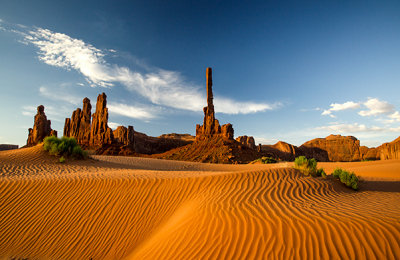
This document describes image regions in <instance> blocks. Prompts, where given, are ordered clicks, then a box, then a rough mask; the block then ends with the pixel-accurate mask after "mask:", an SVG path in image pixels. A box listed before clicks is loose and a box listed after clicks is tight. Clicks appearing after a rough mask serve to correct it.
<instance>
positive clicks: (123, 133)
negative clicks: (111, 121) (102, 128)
mask: <svg viewBox="0 0 400 260" xmlns="http://www.w3.org/2000/svg"><path fill="white" fill-rule="evenodd" d="M113 135H114V140H115V141H116V142H118V143H120V144H123V145H126V146H131V147H133V145H134V130H133V126H131V125H130V126H128V128H126V127H125V126H118V127H117V129H115V130H114V131H113Z"/></svg>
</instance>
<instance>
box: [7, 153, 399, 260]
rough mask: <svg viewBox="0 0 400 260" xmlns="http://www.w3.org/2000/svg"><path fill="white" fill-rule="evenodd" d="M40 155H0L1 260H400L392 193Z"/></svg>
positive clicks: (228, 169)
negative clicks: (67, 161)
mask: <svg viewBox="0 0 400 260" xmlns="http://www.w3.org/2000/svg"><path fill="white" fill-rule="evenodd" d="M39 148H40V147H39ZM39 148H37V147H34V148H29V149H22V150H18V151H7V152H1V153H0V173H1V177H0V194H1V196H0V258H12V257H15V258H29V259H90V258H91V259H123V258H127V259H400V203H399V201H400V192H399V191H390V192H384V191H369V190H365V191H360V192H357V193H355V192H352V191H351V190H348V189H346V188H344V187H342V186H341V185H336V184H335V183H332V181H330V180H326V179H315V178H308V177H303V176H301V175H299V174H298V173H296V172H295V171H294V170H293V169H290V168H282V167H272V168H271V167H264V166H236V167H235V166H233V167H232V166H214V165H210V164H190V163H187V162H185V163H180V162H172V163H170V162H169V161H167V162H165V161H151V160H150V161H146V160H145V161H143V160H142V161H141V159H137V158H123V157H121V158H119V157H118V158H110V157H96V158H97V160H98V161H95V160H88V161H85V162H72V163H70V164H59V163H57V162H55V160H54V158H51V157H48V156H46V155H45V154H43V153H42V152H41V149H39ZM169 163H170V164H169ZM151 169H155V170H151Z"/></svg>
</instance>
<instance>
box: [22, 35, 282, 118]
mask: <svg viewBox="0 0 400 260" xmlns="http://www.w3.org/2000/svg"><path fill="white" fill-rule="evenodd" d="M19 34H20V35H22V36H23V37H24V40H25V42H27V43H30V44H33V45H35V46H36V47H38V48H39V52H38V55H39V59H40V60H41V61H43V62H45V63H46V64H48V65H51V66H56V67H61V68H65V69H68V70H71V69H74V70H77V71H79V72H80V73H81V74H82V75H83V76H84V77H85V78H86V80H87V81H88V82H89V84H90V85H91V86H92V87H94V86H102V87H112V86H114V85H115V84H116V83H120V84H122V85H124V86H125V87H126V88H127V89H128V90H130V91H133V92H136V93H139V94H140V95H142V96H143V97H145V98H147V99H148V100H149V101H151V102H152V103H153V104H157V105H163V106H169V107H173V108H178V109H184V110H191V111H201V110H202V107H203V106H204V105H205V100H206V99H205V95H204V94H202V91H200V88H199V87H198V86H196V85H194V84H191V83H189V82H187V81H186V80H185V79H184V78H183V77H182V76H181V75H180V73H178V72H175V71H168V70H163V69H153V71H152V72H150V73H139V72H136V71H131V70H130V69H129V68H127V67H121V66H118V65H110V64H108V63H107V62H106V61H105V60H104V57H105V54H104V52H103V51H101V50H100V49H97V48H96V47H94V46H93V45H91V44H88V43H85V42H84V41H82V40H79V39H74V38H72V37H70V36H68V35H66V34H62V33H56V32H52V31H50V30H48V29H43V28H37V29H35V30H31V31H28V32H27V33H24V32H19ZM109 51H111V52H113V50H112V49H109ZM279 106H280V104H279V105H277V104H267V103H255V102H237V101H234V100H231V99H228V98H224V97H219V98H218V97H217V98H216V102H215V107H216V108H217V109H216V111H217V112H221V113H227V114H238V113H241V114H248V113H256V112H262V111H266V110H271V109H276V108H278V107H279Z"/></svg>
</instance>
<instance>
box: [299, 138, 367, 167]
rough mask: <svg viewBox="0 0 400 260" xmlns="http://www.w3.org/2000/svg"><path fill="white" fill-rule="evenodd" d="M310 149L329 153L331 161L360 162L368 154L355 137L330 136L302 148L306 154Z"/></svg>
mask: <svg viewBox="0 0 400 260" xmlns="http://www.w3.org/2000/svg"><path fill="white" fill-rule="evenodd" d="M310 148H311V149H312V148H319V149H321V150H323V151H326V152H327V153H328V160H329V161H334V162H338V161H346V162H351V161H360V160H362V159H363V157H364V155H363V153H362V152H364V153H366V152H367V150H366V149H364V148H363V149H361V147H360V141H359V140H357V138H355V137H354V136H341V135H330V136H328V137H326V138H316V139H313V140H311V141H308V142H306V143H304V144H303V145H302V146H300V149H303V150H304V151H305V152H307V150H310Z"/></svg>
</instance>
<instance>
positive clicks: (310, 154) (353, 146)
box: [261, 135, 400, 162]
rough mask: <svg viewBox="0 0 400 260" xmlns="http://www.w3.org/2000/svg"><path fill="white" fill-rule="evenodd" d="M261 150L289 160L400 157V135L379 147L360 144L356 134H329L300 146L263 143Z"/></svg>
mask: <svg viewBox="0 0 400 260" xmlns="http://www.w3.org/2000/svg"><path fill="white" fill-rule="evenodd" d="M261 152H262V153H264V154H267V155H269V156H273V157H276V158H279V159H282V160H288V161H292V160H294V158H295V157H298V156H301V155H303V156H306V157H307V158H316V159H317V160H318V161H321V162H353V161H362V160H379V159H380V160H388V159H400V137H399V138H397V139H396V140H394V141H393V142H390V143H385V144H383V145H381V146H379V147H376V148H368V147H366V146H360V141H359V140H358V139H357V138H355V137H354V136H341V135H329V136H327V137H325V138H315V139H313V140H310V141H307V142H305V143H304V144H302V145H301V146H300V147H297V146H294V145H291V144H288V143H285V142H281V141H279V142H277V143H276V144H274V145H262V146H261Z"/></svg>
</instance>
